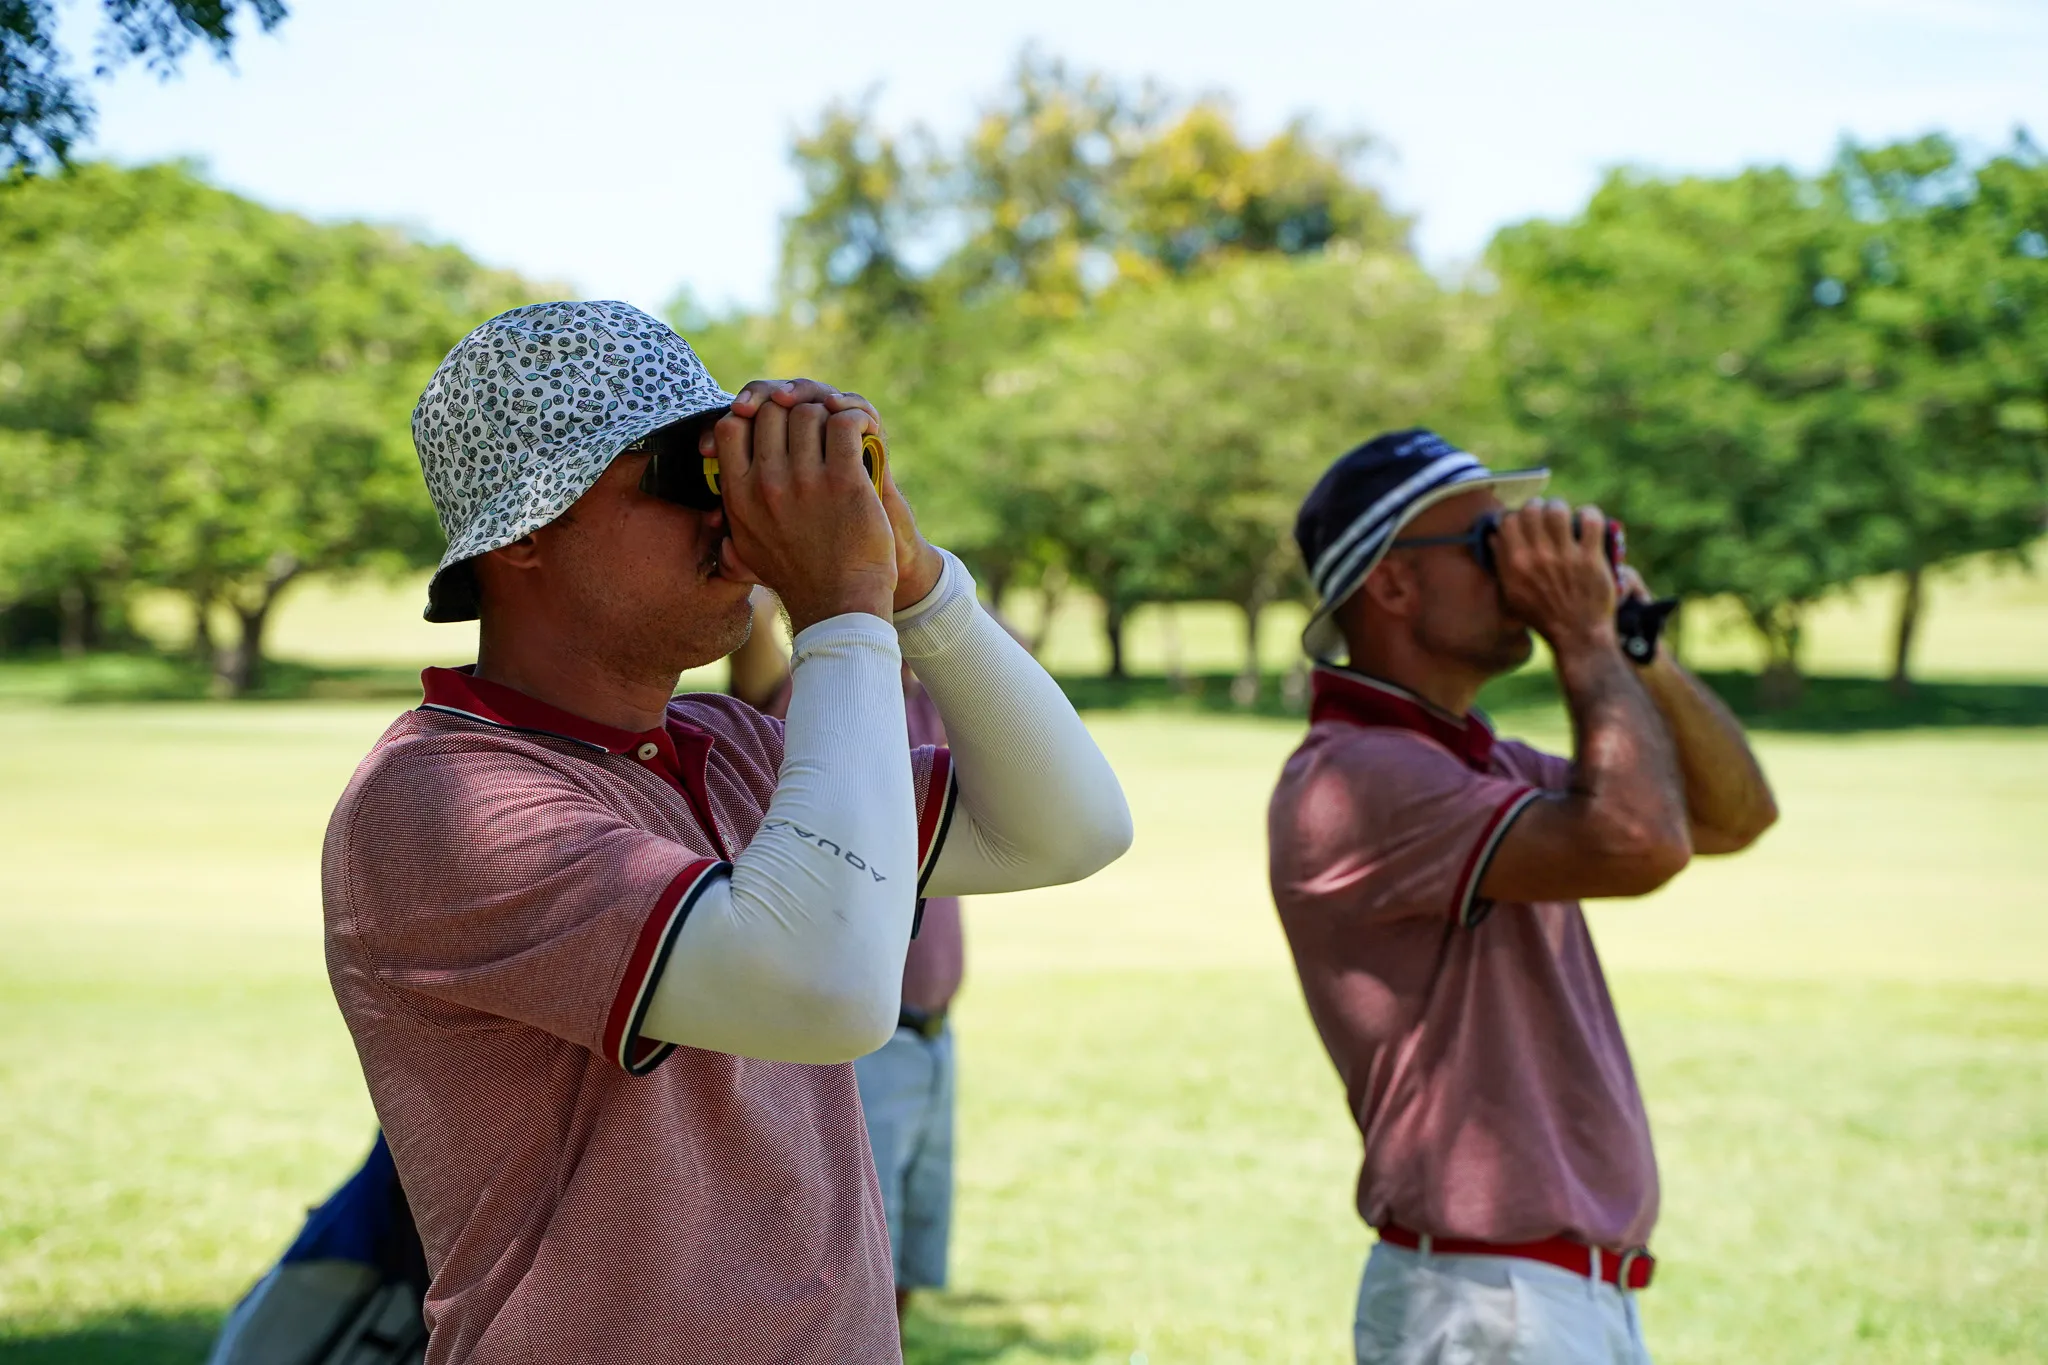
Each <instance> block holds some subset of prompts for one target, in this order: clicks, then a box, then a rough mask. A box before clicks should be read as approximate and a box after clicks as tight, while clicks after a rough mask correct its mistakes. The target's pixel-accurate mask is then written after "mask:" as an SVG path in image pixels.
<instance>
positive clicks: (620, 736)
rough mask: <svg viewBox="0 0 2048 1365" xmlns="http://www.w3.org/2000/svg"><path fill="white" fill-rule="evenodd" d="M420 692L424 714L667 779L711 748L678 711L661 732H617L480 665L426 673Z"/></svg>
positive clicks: (708, 739) (702, 733) (705, 736)
mask: <svg viewBox="0 0 2048 1365" xmlns="http://www.w3.org/2000/svg"><path fill="white" fill-rule="evenodd" d="M420 687H421V688H422V690H424V691H425V693H426V700H425V701H423V702H421V703H420V709H421V710H423V711H440V712H444V713H446V714H448V715H451V716H463V717H466V718H467V719H470V720H474V721H481V722H483V723H484V724H485V725H497V726H502V727H504V728H505V729H507V730H523V731H525V732H527V733H528V734H538V735H552V736H553V737H554V738H556V739H566V740H568V741H569V742H570V743H572V744H581V745H583V746H584V747H585V748H587V749H596V750H598V751H599V752H601V753H607V754H630V755H631V756H632V757H634V758H636V759H638V760H639V761H640V762H642V763H646V764H648V765H649V766H651V767H654V768H655V769H656V770H657V771H664V772H665V773H666V774H680V773H682V772H683V771H684V767H683V764H682V762H681V760H680V757H679V754H680V753H681V752H683V751H696V750H702V751H705V752H708V751H709V750H710V747H711V736H710V735H709V734H708V733H706V732H705V731H703V730H700V729H698V728H697V727H696V726H694V725H691V724H690V723H689V722H687V721H685V720H683V719H681V718H680V717H678V716H677V715H676V714H675V713H674V712H673V711H671V712H670V713H669V715H668V717H667V722H668V723H667V724H666V725H664V726H663V727H661V728H660V729H658V730H619V729H614V728H613V727H612V726H609V725H600V724H598V723H597V722H596V721H594V720H585V719H584V718H583V717H582V716H579V715H575V714H574V713H572V712H568V711H564V710H563V709H562V708H561V707H559V706H554V705H551V704H549V703H547V702H544V701H542V700H540V698H538V697H529V696H527V695H526V693H524V692H521V691H519V690H518V689H517V688H511V687H507V686H505V684H503V683H494V682H492V681H490V680H489V679H488V678H479V677H477V676H476V665H474V664H470V665H468V666H466V667H463V668H429V669H425V670H423V671H422V672H421V673H420ZM649 744H652V745H653V746H654V752H653V753H652V754H643V753H642V752H641V750H642V749H643V748H645V747H646V746H647V745H649Z"/></svg>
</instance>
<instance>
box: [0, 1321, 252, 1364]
mask: <svg viewBox="0 0 2048 1365" xmlns="http://www.w3.org/2000/svg"><path fill="white" fill-rule="evenodd" d="M222 1316H223V1314H222V1313H218V1312H215V1311H213V1310H212V1309H183V1310H175V1311H168V1312H165V1311H152V1310H148V1309H123V1310H120V1311H117V1312H113V1313H108V1314H105V1315H102V1316H98V1317H92V1318H88V1319H86V1320H84V1321H82V1322H77V1323H74V1324H71V1325H70V1326H67V1327H62V1328H56V1329H52V1330H50V1331H48V1332H43V1333H30V1334H27V1335H23V1336H16V1337H9V1336H8V1335H6V1331H5V1328H4V1327H0V1361H4V1362H5V1363H6V1365H195V1363H196V1362H198V1361H203V1360H204V1359H206V1352H207V1348H208V1347H209V1346H210V1345H211V1344H212V1342H213V1336H214V1333H215V1332H217V1331H219V1330H220V1322H221V1318H222Z"/></svg>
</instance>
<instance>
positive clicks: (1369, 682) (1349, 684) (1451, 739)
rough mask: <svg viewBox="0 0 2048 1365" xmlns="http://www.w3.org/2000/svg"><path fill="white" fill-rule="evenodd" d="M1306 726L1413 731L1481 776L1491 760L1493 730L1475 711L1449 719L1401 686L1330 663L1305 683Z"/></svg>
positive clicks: (1318, 669) (1446, 715)
mask: <svg viewBox="0 0 2048 1365" xmlns="http://www.w3.org/2000/svg"><path fill="white" fill-rule="evenodd" d="M1308 719H1309V724H1311V725H1313V724H1315V723H1316V722H1318V721H1324V720H1337V721H1344V722H1346V723H1347V724H1351V725H1382V726H1389V727H1392V728H1395V729H1401V730H1414V731H1416V732H1417V733H1419V734H1424V735H1427V736H1429V737H1430V738H1431V739H1433V740H1435V741H1436V742H1437V743H1439V744H1441V745H1443V746H1444V747H1445V748H1446V749H1449V750H1450V751H1451V752H1452V753H1454V754H1456V755H1457V756H1458V757H1459V759H1461V760H1462V761H1463V762H1464V763H1465V765H1466V766H1467V767H1469V768H1473V769H1476V770H1477V771H1479V772H1485V771H1487V768H1488V765H1489V763H1490V762H1491V761H1492V759H1493V745H1494V733H1493V727H1492V726H1491V725H1489V724H1487V723H1486V717H1484V716H1482V715H1480V714H1479V713H1478V712H1477V711H1474V712H1472V713H1471V714H1470V715H1467V716H1454V715H1452V714H1451V713H1450V712H1448V711H1443V710H1439V709H1438V708H1436V707H1434V706H1431V705H1430V704H1429V703H1428V702H1426V701H1424V700H1423V699H1422V698H1420V697H1418V696H1416V695H1415V694H1414V693H1413V692H1410V691H1409V690H1408V689H1407V688H1405V687H1396V686H1395V685H1394V684H1393V683H1390V682H1383V681H1382V680H1380V679H1378V678H1370V677H1367V676H1366V675H1365V674H1363V673H1355V672H1353V671H1352V670H1351V669H1348V668H1339V667H1337V666H1336V665H1335V664H1322V665H1320V666H1318V667H1317V669H1316V671H1315V676H1314V677H1313V679H1312V680H1311V683H1310V701H1309V708H1308Z"/></svg>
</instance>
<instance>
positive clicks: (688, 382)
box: [412, 299, 733, 621]
mask: <svg viewBox="0 0 2048 1365" xmlns="http://www.w3.org/2000/svg"><path fill="white" fill-rule="evenodd" d="M732 397H733V396H732V395H731V394H729V393H727V392H726V391H725V390H724V389H721V388H719V387H718V385H717V384H716V383H714V382H713V381H712V378H711V375H710V374H709V373H708V372H707V371H706V370H705V368H704V362H703V361H701V360H699V359H697V353H696V352H695V351H693V350H691V349H690V345H689V343H688V342H686V341H684V340H683V339H682V338H681V337H679V336H677V335H676V334H675V331H674V330H673V329H672V328H670V327H669V326H668V324H666V323H664V322H662V321H661V320H660V319H658V318H653V317H650V316H648V315H647V314H646V313H643V312H641V311H640V310H639V309H638V308H635V307H633V306H632V305H631V304H628V303H618V302H616V301H613V300H608V299H607V300H601V301H596V302H586V303H533V304H528V305H527V306H526V307H524V308H514V309H513V310H512V311H511V312H509V313H500V314H499V315H498V316H496V317H494V318H492V319H491V320H490V321H489V322H486V323H485V324H484V325H483V326H481V327H479V328H477V329H476V330H475V331H473V332H471V333H470V334H469V335H468V336H466V337H464V338H463V339H462V340H461V341H459V342H457V343H456V345H455V349H454V350H452V351H450V352H449V353H448V357H447V359H445V360H443V361H442V362H441V368H439V369H438V370H435V371H434V377H433V378H432V379H430V380H428V381H427V390H426V392H425V393H423V394H421V395H420V401H419V406H418V407H416V408H414V409H413V411H412V441H413V445H414V447H416V448H417V449H418V451H419V455H420V471H421V472H422V473H423V474H425V475H426V479H427V492H428V493H429V494H430V495H431V496H432V497H433V499H434V511H435V512H436V513H438V514H439V516H440V518H441V529H442V530H443V531H444V532H446V533H447V536H448V552H447V553H446V554H444V555H442V556H441V565H440V567H439V568H438V569H436V570H435V572H434V579H433V582H432V583H430V584H429V585H428V587H427V610H426V618H427V619H428V620H429V621H473V620H475V619H476V616H477V595H476V580H475V576H474V575H473V574H472V573H470V572H469V571H468V570H467V568H466V567H465V565H466V563H467V561H469V560H470V559H473V558H475V557H476V556H477V555H480V554H483V553H484V552H485V551H486V550H495V549H497V548H498V547H499V546H501V545H510V544H511V543H512V542H513V541H515V540H517V539H519V538H520V537H521V536H523V535H526V534H527V533H528V532H531V531H535V530H538V529H539V528H541V527H543V526H545V525H547V524H548V523H549V522H551V521H553V520H554V519H555V518H556V517H559V516H560V515H562V513H564V512H566V511H568V510H569V505H570V504H571V503H573V502H575V501H576V499H578V498H580V497H582V496H583V495H584V493H586V492H588V491H589V489H590V486H591V485H592V484H594V483H596V482H597V479H598V476H599V475H600V474H602V473H604V471H605V469H606V467H607V466H609V465H610V464H611V462H612V460H613V458H614V457H616V456H617V455H618V453H619V452H620V451H621V450H622V449H624V448H625V447H626V446H628V445H631V444H632V443H633V442H634V441H637V440H639V439H640V438H641V437H642V436H645V435H646V434H647V433H648V432H650V431H654V430H656V429H657V428H660V427H665V426H667V425H668V424H669V423H671V422H680V421H682V420H683V419H684V418H686V417H694V416H696V415H697V414H698V413H701V412H709V411H711V410H713V409H715V408H722V407H725V406H727V405H729V404H730V403H731V402H732Z"/></svg>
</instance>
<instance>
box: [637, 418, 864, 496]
mask: <svg viewBox="0 0 2048 1365" xmlns="http://www.w3.org/2000/svg"><path fill="white" fill-rule="evenodd" d="M727 411H729V409H726V408H713V409H712V410H711V411H710V412H700V413H698V414H697V415H696V416H695V417H685V418H684V419H683V420H682V421H680V422H671V423H669V424H668V425H667V426H665V427H660V428H658V429H656V430H654V431H650V432H648V433H647V434H646V435H645V436H643V437H641V438H640V439H639V440H637V441H635V442H633V444H631V445H629V446H627V447H626V449H627V450H640V451H646V452H647V468H646V470H645V471H643V472H642V473H641V475H640V491H641V492H643V493H648V494H651V495H653V496H654V497H657V498H660V499H661V500H662V501H664V502H672V503H675V504H677V505H678V506H682V507H692V508H695V509H696V510H697V511H699V512H711V511H716V510H717V509H718V508H720V507H722V506H724V504H725V499H724V496H723V495H722V493H721V492H720V490H719V487H718V457H717V456H716V455H705V454H702V453H700V452H699V451H698V449H697V442H698V440H699V438H701V437H702V436H703V434H704V429H705V428H706V427H708V426H710V425H712V424H713V423H715V422H716V421H717V420H718V419H719V418H721V417H723V416H725V414H726V413H727ZM860 454H861V464H862V465H863V466H865V467H866V469H867V471H868V477H869V478H870V479H872V480H874V484H875V492H876V493H880V492H881V491H882V478H883V475H884V474H885V473H886V472H887V470H888V468H889V448H888V446H886V445H885V444H883V441H882V438H881V437H879V436H877V435H875V434H874V433H873V432H869V433H868V434H867V435H865V436H863V437H861V438H860Z"/></svg>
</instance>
